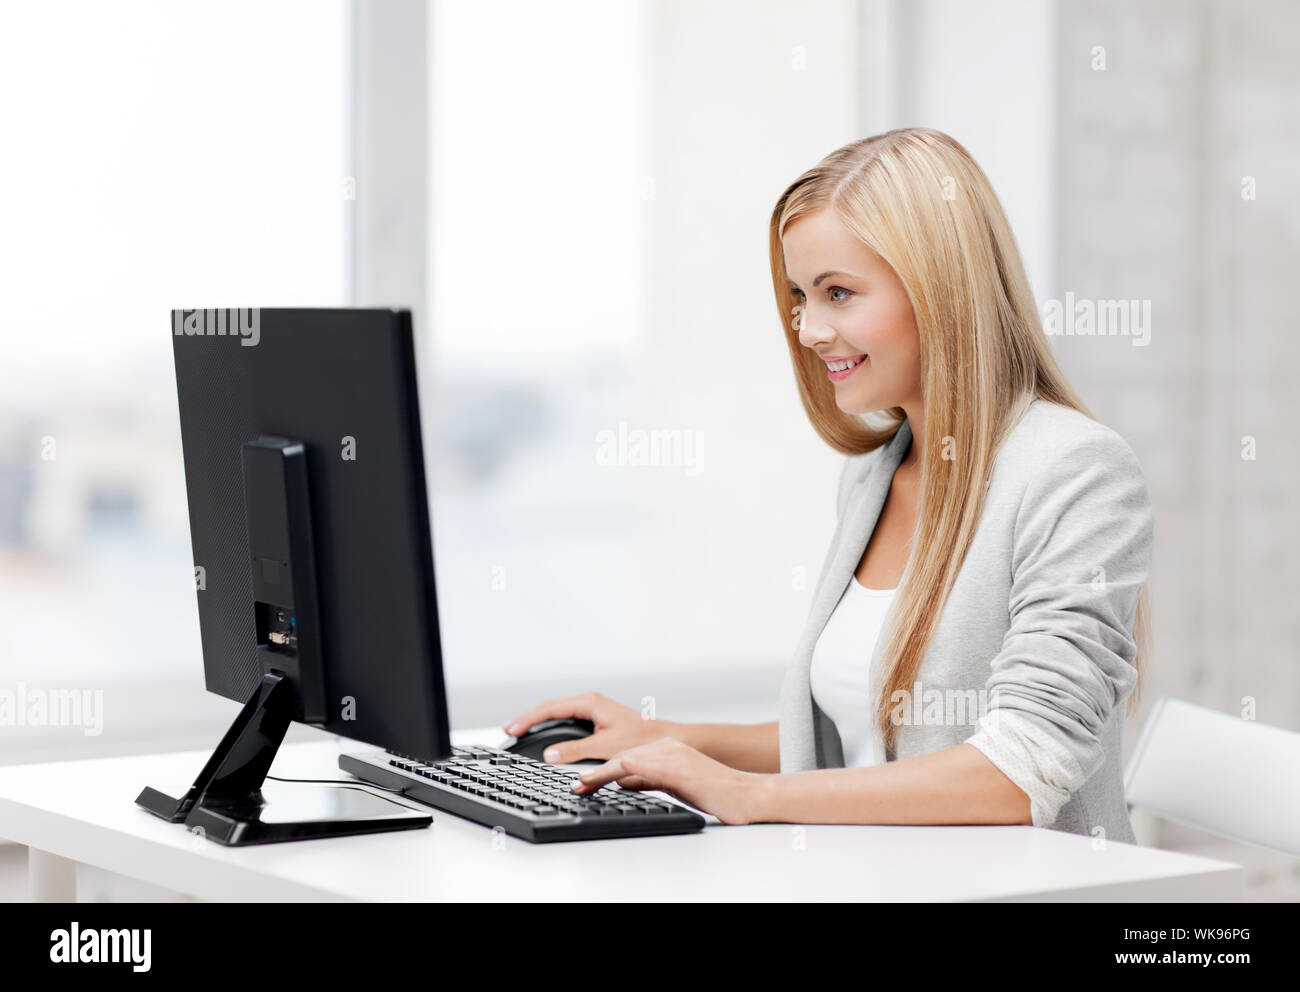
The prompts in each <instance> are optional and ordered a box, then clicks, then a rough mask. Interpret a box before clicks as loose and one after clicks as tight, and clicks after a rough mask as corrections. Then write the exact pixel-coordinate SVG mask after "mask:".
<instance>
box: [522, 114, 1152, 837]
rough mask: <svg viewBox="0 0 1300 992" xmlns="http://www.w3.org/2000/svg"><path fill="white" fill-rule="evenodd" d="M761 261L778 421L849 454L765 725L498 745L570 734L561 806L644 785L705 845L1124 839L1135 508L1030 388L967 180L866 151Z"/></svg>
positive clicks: (781, 211)
mask: <svg viewBox="0 0 1300 992" xmlns="http://www.w3.org/2000/svg"><path fill="white" fill-rule="evenodd" d="M770 252H771V263H772V280H773V288H774V290H775V292H776V298H777V304H778V306H779V307H780V310H781V314H782V318H783V322H785V323H786V326H787V334H786V337H787V342H788V344H789V347H790V354H791V358H792V360H793V362H794V369H795V377H796V380H797V382H798V386H799V392H800V395H801V397H802V399H803V404H804V409H805V410H806V411H807V413H808V416H809V418H810V419H811V420H812V423H813V426H814V427H815V428H816V430H817V432H818V433H819V434H820V435H821V436H822V438H824V439H825V440H826V442H827V443H828V444H830V445H831V446H832V447H834V448H835V449H836V450H838V451H841V452H843V453H844V454H846V455H848V456H849V457H848V458H847V460H846V462H845V465H844V469H843V472H842V474H841V476H840V482H839V490H838V502H837V510H838V526H837V529H836V531H835V535H834V537H833V539H832V544H831V549H830V552H829V554H828V556H827V559H826V563H825V565H824V566H823V568H822V573H821V577H820V579H819V580H818V585H817V589H816V592H815V594H814V598H813V606H812V610H811V613H810V616H809V619H808V623H807V627H806V629H805V632H804V636H803V637H802V639H801V640H800V643H799V646H798V649H797V651H796V653H795V660H794V663H793V664H792V666H791V667H790V669H789V672H788V674H787V676H786V679H785V682H784V685H783V687H782V692H781V704H780V720H779V721H778V722H776V723H768V724H762V725H759V726H732V725H710V724H705V725H701V724H675V723H668V722H663V721H654V720H643V719H642V717H641V715H640V714H639V713H638V712H637V711H635V710H633V709H630V708H628V707H626V706H621V705H619V704H618V703H615V702H613V701H612V700H609V699H607V698H605V697H604V696H600V695H597V694H594V693H588V694H586V695H582V696H577V697H573V698H568V699H558V700H552V701H550V702H547V703H544V704H542V705H540V706H537V707H534V708H533V709H531V710H529V711H527V712H526V713H523V714H521V715H520V716H519V717H517V718H516V719H515V720H513V721H511V722H510V723H509V724H508V725H507V726H506V728H505V729H506V731H507V733H512V734H516V735H517V734H519V733H522V732H523V731H524V730H525V729H526V728H528V727H530V726H532V725H533V724H535V723H538V722H540V721H542V720H545V719H550V718H555V717H565V716H578V717H585V718H587V719H589V720H591V721H593V723H594V724H595V731H594V733H592V734H591V735H590V736H589V737H586V738H583V739H581V740H575V741H571V742H569V743H567V744H562V745H557V746H556V747H555V748H554V749H553V751H548V752H547V755H546V760H548V761H551V762H553V763H567V762H574V761H579V760H582V759H584V758H602V759H608V760H606V761H605V763H604V764H602V765H601V766H600V767H593V768H591V769H590V770H588V771H587V772H586V773H585V774H583V775H582V777H581V781H580V783H579V784H578V785H576V786H575V791H577V792H580V793H586V792H591V791H593V790H595V789H596V788H598V787H600V786H601V785H603V784H605V783H607V782H610V781H618V782H619V783H620V784H621V785H623V786H624V787H629V788H636V789H661V790H664V791H666V792H668V793H670V794H673V795H676V796H677V797H679V798H681V799H683V800H684V801H686V802H688V803H690V804H692V805H693V806H696V807H697V808H699V809H702V810H704V811H706V812H708V813H712V814H713V815H715V816H716V817H718V819H719V820H721V821H722V822H724V823H751V822H791V823H905V824H941V823H946V824H960V823H965V824H975V823H984V824H994V823H1009V824H1016V823H1019V824H1034V825H1036V826H1044V827H1053V828H1055V829H1058V830H1066V831H1070V832H1074V833H1081V834H1091V835H1094V836H1104V837H1106V838H1109V839H1112V840H1119V841H1128V842H1132V841H1133V840H1134V836H1133V830H1132V826H1131V824H1130V822H1129V818H1128V811H1127V808H1126V806H1125V803H1124V795H1123V783H1122V774H1121V742H1122V733H1123V722H1124V714H1123V709H1122V707H1121V705H1120V704H1121V703H1122V702H1123V701H1124V700H1125V698H1126V697H1130V696H1131V699H1130V702H1135V701H1136V693H1135V692H1134V690H1135V689H1136V688H1137V683H1138V661H1139V653H1140V652H1139V644H1140V643H1141V642H1143V641H1144V640H1145V631H1146V626H1147V620H1146V612H1147V607H1146V604H1145V596H1146V594H1145V590H1144V583H1145V582H1146V579H1147V575H1148V572H1149V570H1150V565H1151V547H1152V537H1153V521H1152V513H1151V505H1150V500H1149V498H1148V494H1147V488H1146V483H1145V481H1144V478H1143V475H1142V471H1141V468H1140V467H1139V465H1138V462H1137V460H1136V458H1135V457H1134V455H1133V452H1132V450H1131V449H1130V448H1129V446H1128V445H1127V444H1126V443H1125V442H1124V440H1123V439H1122V438H1121V437H1120V436H1119V435H1118V434H1116V433H1115V432H1114V431H1112V430H1110V429H1109V428H1107V427H1105V426H1103V425H1101V424H1099V423H1097V422H1096V421H1094V420H1093V419H1092V417H1091V414H1089V413H1088V411H1087V409H1086V408H1085V407H1084V405H1083V403H1082V402H1081V401H1080V399H1079V398H1078V396H1077V395H1076V394H1075V393H1074V391H1073V389H1071V387H1070V386H1069V384H1068V383H1067V382H1066V380H1065V377H1064V375H1063V374H1062V372H1061V369H1060V368H1059V366H1058V365H1057V363H1056V361H1055V359H1054V357H1053V355H1052V352H1051V350H1050V348H1049V347H1048V344H1047V340H1046V338H1045V337H1044V335H1043V331H1042V329H1041V326H1040V324H1039V319H1038V315H1037V311H1036V309H1035V306H1034V301H1033V297H1032V295H1031V294H1030V291H1029V285H1028V282H1027V280H1026V278H1025V274H1024V269H1023V267H1022V265H1021V261H1020V257H1019V253H1018V251H1017V249H1016V245H1015V241H1014V238H1013V237H1012V234H1011V230H1010V228H1009V227H1008V225H1007V222H1006V218H1005V216H1004V215H1003V212H1002V209H1001V206H1000V204H999V203H998V200H997V197H996V196H995V195H994V193H993V190H992V187H991V186H990V185H989V183H988V180H987V179H986V178H985V176H984V174H983V172H982V171H981V170H980V168H979V167H978V166H977V165H976V164H975V162H974V161H973V160H972V159H971V158H970V156H969V154H968V153H967V152H966V150H965V149H964V148H963V147H962V146H961V145H960V144H958V143H957V142H956V141H954V140H953V139H952V138H950V137H948V136H947V135H945V134H942V133H940V132H938V131H933V130H929V129H925V128H907V129H902V130H897V131H890V132H888V133H886V134H882V135H877V136H875V137H872V138H867V139H865V140H863V141H859V142H855V143H853V144H850V145H847V146H846V147H844V148H841V149H839V150H838V151H836V152H833V153H832V154H831V155H829V156H827V157H826V158H825V159H824V160H823V161H822V162H821V163H820V164H819V165H817V166H816V167H815V168H813V169H811V170H810V171H808V172H806V173H805V174H804V175H802V176H800V177H799V179H797V180H796V181H795V182H794V184H793V185H791V186H790V187H789V188H788V189H787V190H786V191H785V192H784V193H783V194H782V195H781V197H780V199H779V200H778V201H777V204H776V209H775V210H774V211H773V213H772V219H771V227H770ZM879 411H884V412H885V413H886V414H887V420H885V421H884V422H883V423H875V424H873V423H870V422H868V420H867V419H864V415H866V414H872V413H877V412H879ZM1140 600H1142V601H1143V602H1141V603H1140V602H1139V601H1140Z"/></svg>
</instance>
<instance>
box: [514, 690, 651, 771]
mask: <svg viewBox="0 0 1300 992" xmlns="http://www.w3.org/2000/svg"><path fill="white" fill-rule="evenodd" d="M564 717H581V718H582V719H585V720H590V721H591V722H592V723H593V724H595V725H596V729H595V730H594V731H593V732H592V733H591V734H589V735H588V736H586V737H583V738H580V739H578V740H574V741H563V742H562V743H559V744H552V745H551V746H550V747H548V748H547V749H546V753H545V754H544V755H543V756H542V760H543V761H545V762H546V763H547V764H551V765H565V764H572V763H573V762H575V761H583V760H585V759H587V758H599V759H601V760H602V761H605V760H608V759H609V758H611V757H612V756H613V755H615V754H617V753H618V752H619V751H626V750H627V749H628V748H633V747H639V746H640V745H642V744H648V743H650V742H651V741H654V740H658V739H659V738H661V737H671V736H673V730H674V729H675V728H676V724H673V723H669V722H667V721H664V720H651V719H648V718H646V717H643V716H642V715H641V714H640V713H639V712H638V711H637V710H634V709H633V708H632V707H630V706H624V705H623V704H622V703H616V702H614V700H612V699H609V698H607V697H605V696H602V695H601V694H600V693H598V692H584V693H583V694H582V695H580V696H568V697H567V698H564V699H550V700H547V701H546V702H544V703H541V704H539V705H537V706H534V707H533V708H532V709H530V710H525V711H524V712H523V713H520V714H519V715H518V716H517V717H515V718H514V719H513V720H510V721H509V722H507V723H506V725H505V726H504V727H503V728H502V729H503V730H504V731H505V732H506V733H507V734H509V735H510V736H511V737H519V736H521V735H522V734H524V733H526V732H527V730H528V728H529V727H534V726H536V725H537V724H539V723H541V722H542V721H543V720H558V719H562V718H564Z"/></svg>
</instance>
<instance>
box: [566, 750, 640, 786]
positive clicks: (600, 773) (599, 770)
mask: <svg viewBox="0 0 1300 992" xmlns="http://www.w3.org/2000/svg"><path fill="white" fill-rule="evenodd" d="M628 774H630V772H629V770H628V769H627V768H626V767H624V765H623V755H620V754H616V755H614V757H612V758H610V759H609V760H608V761H606V762H605V763H604V764H603V765H599V766H597V767H595V768H592V769H591V770H590V771H585V772H583V773H582V774H581V775H579V776H578V779H577V781H576V782H574V784H573V791H574V792H575V793H577V794H578V795H580V796H582V795H586V794H587V793H589V792H595V791H596V790H597V789H599V788H600V787H601V786H602V785H605V784H607V783H609V782H613V781H616V780H617V779H620V778H622V777H624V776H625V775H628Z"/></svg>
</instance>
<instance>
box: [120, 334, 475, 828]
mask: <svg viewBox="0 0 1300 992" xmlns="http://www.w3.org/2000/svg"><path fill="white" fill-rule="evenodd" d="M171 331H172V346H173V353H174V357H175V362H176V387H177V395H178V399H179V405H180V423H181V442H182V447H183V452H184V462H185V484H186V491H187V496H188V501H189V516H190V535H191V540H192V543H193V549H194V568H195V586H196V591H197V596H198V606H199V627H200V632H201V636H202V642H203V669H204V675H205V679H206V683H207V688H208V689H209V690H210V691H212V692H215V693H217V694H219V695H222V696H226V697H228V698H230V699H234V700H236V701H238V702H241V703H243V704H244V709H243V711H242V712H241V713H240V715H239V717H238V718H237V719H236V720H235V722H234V724H233V725H232V726H231V728H230V730H229V731H228V732H227V733H226V735H225V737H224V738H223V739H222V741H221V743H220V745H219V746H218V747H217V749H216V751H215V752H214V753H213V755H212V757H211V758H210V759H209V761H208V763H207V764H206V765H205V767H204V769H203V771H202V773H201V774H200V775H199V778H198V780H196V782H195V783H194V785H193V786H192V787H191V789H190V790H189V792H188V793H187V794H186V795H185V796H184V797H181V798H179V799H176V798H173V797H170V796H166V795H164V794H162V793H161V792H158V791H157V790H155V789H151V788H146V789H145V790H144V792H142V793H141V794H140V796H139V798H138V799H137V800H136V802H137V803H138V804H139V805H140V806H142V807H143V808H145V809H147V810H149V811H150V812H152V813H155V814H157V815H158V816H162V817H164V818H166V819H168V820H171V821H173V822H184V823H185V824H186V825H187V826H188V827H190V828H191V829H194V830H196V831H198V830H201V831H202V832H203V834H204V835H205V836H207V837H208V838H211V839H213V840H217V841H219V842H221V843H225V844H252V843H267V842H272V841H281V840H293V839H301V838H308V837H324V836H337V835H343V834H357V833H371V832H376V831H381V830H394V829H408V828H413V827H423V826H428V825H429V823H430V822H431V821H432V818H431V816H430V815H429V814H428V813H426V812H421V811H416V810H412V809H411V808H409V807H407V806H405V805H403V804H401V803H398V802H396V801H392V800H388V799H385V798H383V797H380V796H378V795H375V794H373V793H371V792H369V791H366V790H365V789H364V788H360V787H357V788H348V787H333V788H321V787H320V786H314V787H313V786H310V785H308V784H306V783H293V784H292V785H289V784H284V783H280V782H274V783H271V784H270V785H268V784H267V783H266V778H267V771H268V770H269V768H270V765H271V762H272V760H273V759H274V757H275V753H276V749H277V748H278V747H279V745H280V742H281V741H282V740H283V738H284V734H285V732H286V731H287V729H288V726H289V724H290V722H291V721H295V720H296V721H298V722H300V723H306V724H310V725H312V726H316V727H320V728H322V729H324V730H327V731H330V732H332V733H336V734H341V735H343V736H346V737H349V738H352V739H355V740H358V741H363V742H365V743H367V744H373V745H376V746H378V747H382V748H385V749H387V750H391V751H394V752H397V753H400V754H407V755H411V756H413V757H417V758H420V759H424V760H441V759H445V758H447V757H449V756H450V754H451V742H450V736H449V729H448V721H447V705H446V698H445V694H444V689H443V678H442V655H441V647H440V639H439V632H438V612H437V607H436V596H435V588H434V573H433V549H432V542H431V537H430V527H429V510H428V497H427V490H426V485H425V477H424V455H423V449H422V442H421V432H420V413H419V402H418V399H417V392H416V379H415V358H414V346H413V341H412V332H411V315H410V312H409V311H405V310H381V309H337V310H279V309H276V310H271V309H264V310H257V309H242V310H176V311H173V312H172V327H171ZM140 619H141V633H142V636H147V634H148V630H149V625H148V616H147V614H142V616H141V618H140ZM272 792H274V796H272V795H271V793H272Z"/></svg>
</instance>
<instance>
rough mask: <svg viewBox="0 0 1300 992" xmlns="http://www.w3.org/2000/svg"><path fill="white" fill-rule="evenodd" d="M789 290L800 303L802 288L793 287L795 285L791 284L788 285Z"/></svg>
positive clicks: (801, 300)
mask: <svg viewBox="0 0 1300 992" xmlns="http://www.w3.org/2000/svg"><path fill="white" fill-rule="evenodd" d="M790 292H791V294H792V295H793V296H794V298H795V299H796V300H798V301H799V302H800V303H802V302H803V290H802V289H795V287H793V286H791V287H790Z"/></svg>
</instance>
